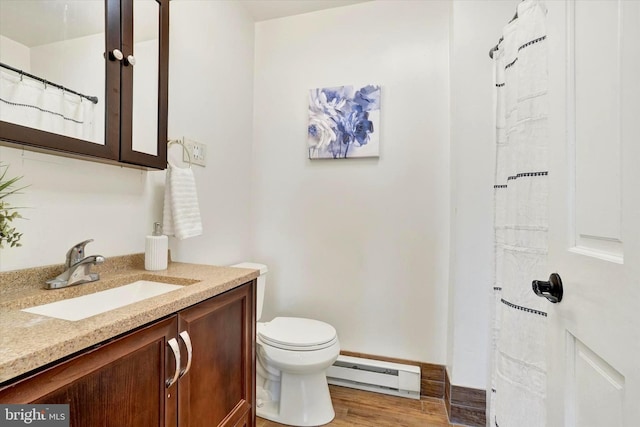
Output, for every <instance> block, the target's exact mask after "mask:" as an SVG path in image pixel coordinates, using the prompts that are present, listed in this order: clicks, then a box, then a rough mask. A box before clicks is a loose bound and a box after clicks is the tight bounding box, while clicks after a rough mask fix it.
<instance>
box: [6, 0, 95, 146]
mask: <svg viewBox="0 0 640 427" xmlns="http://www.w3.org/2000/svg"><path fill="white" fill-rule="evenodd" d="M104 50H105V4H104V0H75V1H73V0H30V1H24V0H0V62H1V63H2V66H0V102H1V105H0V106H1V108H0V121H4V122H9V123H15V124H19V125H22V126H26V127H29V128H34V129H39V130H42V131H46V132H51V133H55V134H59V135H64V136H68V137H71V138H77V139H81V140H84V141H88V142H90V143H93V144H99V145H104V144H105V105H106V102H105V63H104V57H103V52H104Z"/></svg>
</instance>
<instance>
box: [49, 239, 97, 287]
mask: <svg viewBox="0 0 640 427" xmlns="http://www.w3.org/2000/svg"><path fill="white" fill-rule="evenodd" d="M90 242H93V239H89V240H85V241H84V242H80V243H78V244H77V245H74V246H73V247H72V248H71V249H69V251H68V252H67V260H66V263H65V266H66V267H67V269H66V270H65V271H64V272H63V273H61V274H60V275H59V276H57V277H55V278H53V279H51V280H47V282H46V285H45V289H59V288H66V287H67V286H73V285H80V284H82V283H88V282H95V281H96V280H98V279H100V275H99V274H98V273H91V272H90V270H91V266H92V265H97V264H102V263H103V262H104V260H105V258H104V257H103V256H102V255H90V256H88V257H85V256H84V247H85V246H86V245H87V243H90Z"/></svg>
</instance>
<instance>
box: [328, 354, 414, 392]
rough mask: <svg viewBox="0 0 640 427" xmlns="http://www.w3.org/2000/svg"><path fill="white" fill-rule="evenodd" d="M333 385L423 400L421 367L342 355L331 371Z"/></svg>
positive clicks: (329, 377) (329, 375) (330, 380)
mask: <svg viewBox="0 0 640 427" xmlns="http://www.w3.org/2000/svg"><path fill="white" fill-rule="evenodd" d="M327 380H328V382H329V384H333V385H339V386H343V387H351V388H356V389H359V390H367V391H373V392H376V393H384V394H390V395H393V396H401V397H408V398H411V399H420V367H419V366H412V365H402V364H400V363H391V362H382V361H378V360H372V359H363V358H360V357H351V356H343V355H340V356H338V360H336V361H335V363H334V364H333V365H332V366H330V367H329V369H328V370H327Z"/></svg>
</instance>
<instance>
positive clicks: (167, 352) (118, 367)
mask: <svg viewBox="0 0 640 427" xmlns="http://www.w3.org/2000/svg"><path fill="white" fill-rule="evenodd" d="M254 283H255V282H250V283H247V284H245V285H242V286H240V287H238V288H235V289H233V290H231V291H228V292H225V293H223V294H221V295H218V296H215V297H213V298H210V299H208V300H205V301H203V302H201V303H198V304H196V305H194V306H192V307H189V308H186V309H184V310H182V311H180V312H178V313H176V314H175V315H172V316H170V317H168V318H165V319H163V320H159V321H156V322H154V323H152V324H150V325H147V326H145V327H143V328H141V329H139V330H137V331H135V332H132V333H129V334H127V335H124V336H122V337H120V338H117V339H114V340H112V341H110V342H108V343H105V344H103V345H101V346H99V347H96V348H93V349H90V350H87V351H86V352H84V353H82V354H80V355H77V356H75V357H73V358H71V359H69V360H66V361H64V362H62V363H59V364H57V365H54V366H52V367H50V368H47V369H45V370H43V371H41V372H39V373H36V374H34V375H33V376H30V377H28V378H25V379H22V380H20V381H18V382H16V383H14V384H10V385H7V386H5V387H3V388H1V389H0V402H2V403H45V404H56V403H62V404H69V405H70V415H71V423H70V425H71V426H72V427H86V426H104V427H141V426H145V427H150V426H158V427H176V426H177V427H187V426H188V427H198V426H202V427H205V426H206V427H212V426H219V427H254V426H255V302H254V301H255V296H254V295H255V290H254V286H255V285H254ZM185 331H186V333H187V334H188V336H189V337H190V341H191V345H192V348H193V351H192V353H191V356H190V357H189V355H188V351H187V348H186V345H185V341H184V340H182V339H181V338H180V334H181V333H184V332H185ZM171 340H175V342H180V350H181V351H180V354H181V366H179V367H176V364H175V357H174V353H173V350H171V348H170V346H169V345H168V343H169V341H171ZM189 359H190V361H191V366H190V368H189V369H188V370H186V372H184V373H183V374H182V375H181V376H180V378H179V379H178V380H177V381H176V382H175V383H173V384H172V385H171V386H167V384H168V380H171V379H172V378H173V377H174V373H175V371H176V368H177V369H179V370H180V371H185V369H186V367H187V363H188V361H189Z"/></svg>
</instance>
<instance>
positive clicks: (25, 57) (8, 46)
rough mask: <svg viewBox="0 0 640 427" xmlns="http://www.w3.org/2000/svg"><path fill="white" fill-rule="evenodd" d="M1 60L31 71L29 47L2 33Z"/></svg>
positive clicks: (0, 40) (0, 37)
mask: <svg viewBox="0 0 640 427" xmlns="http://www.w3.org/2000/svg"><path fill="white" fill-rule="evenodd" d="M0 62H4V63H5V64H7V65H11V66H12V67H13V68H17V69H19V70H23V71H29V70H31V58H30V57H29V48H28V47H27V46H25V45H23V44H22V43H18V42H16V41H14V40H12V39H10V38H8V37H5V36H3V35H0ZM5 71H6V70H5Z"/></svg>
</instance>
